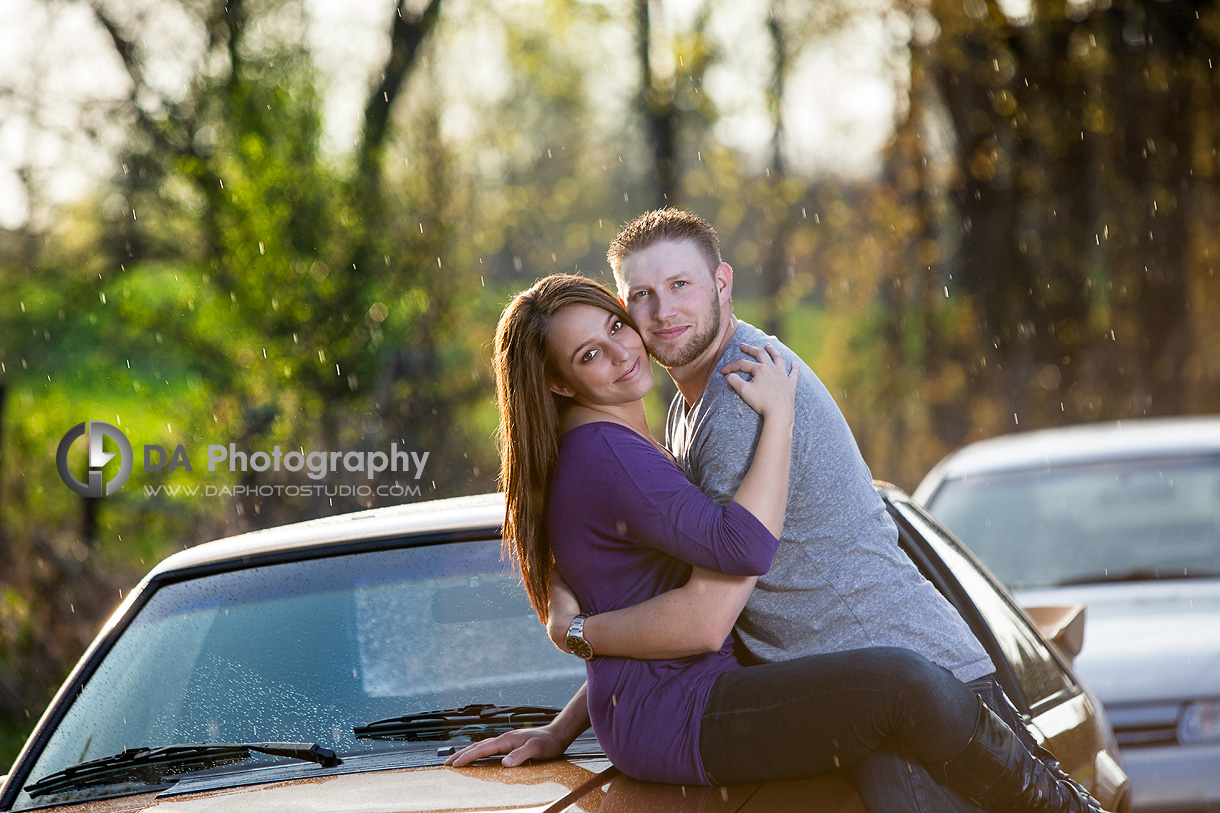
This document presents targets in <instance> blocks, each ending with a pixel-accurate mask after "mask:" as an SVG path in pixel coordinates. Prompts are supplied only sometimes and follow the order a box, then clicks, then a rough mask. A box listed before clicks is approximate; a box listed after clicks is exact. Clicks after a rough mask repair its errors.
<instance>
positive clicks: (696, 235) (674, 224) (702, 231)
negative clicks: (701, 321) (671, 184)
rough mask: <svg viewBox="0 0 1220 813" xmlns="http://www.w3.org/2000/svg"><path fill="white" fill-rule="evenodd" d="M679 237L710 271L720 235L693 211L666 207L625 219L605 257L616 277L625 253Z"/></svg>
mask: <svg viewBox="0 0 1220 813" xmlns="http://www.w3.org/2000/svg"><path fill="white" fill-rule="evenodd" d="M679 240H690V241H691V242H692V243H694V244H695V247H696V248H697V249H699V252H700V253H701V254H702V255H703V256H704V258H705V259H706V260H707V265H708V271H711V272H714V271H715V270H716V268H717V267H718V266H719V265H720V238H719V237H717V236H716V230H715V229H713V228H712V226H711V224H710V223H708V222H707V221H706V220H704V219H703V218H701V217H699V216H698V215H696V214H692V213H690V212H684V211H682V210H680V209H669V208H666V209H654V210H653V211H651V212H645V213H644V214H642V215H638V216H637V217H635V218H633V219H631V220H630V221H628V222H627V223H626V224H625V225H624V226H623V227H622V228H621V229H619V231H618V234H617V235H616V236H615V238H614V240H613V241H612V242H611V243H610V248H609V250H607V251H606V259H607V260H608V261H609V262H610V268H611V269H612V270H613V271H614V277H615V279H616V280H617V279H620V276H619V267H620V266H621V265H622V263H623V260H624V259H625V258H626V257H627V256H628V255H629V254H634V253H635V252H637V251H643V250H644V249H646V248H648V247H649V246H651V245H654V244H655V243H662V242H667V241H679Z"/></svg>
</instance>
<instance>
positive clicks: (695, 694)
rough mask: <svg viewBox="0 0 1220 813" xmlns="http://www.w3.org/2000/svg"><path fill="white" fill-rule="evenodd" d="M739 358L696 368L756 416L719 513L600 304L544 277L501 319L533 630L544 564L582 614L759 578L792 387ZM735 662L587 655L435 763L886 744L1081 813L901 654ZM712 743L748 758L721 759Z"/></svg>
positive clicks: (501, 367) (518, 538) (973, 709)
mask: <svg viewBox="0 0 1220 813" xmlns="http://www.w3.org/2000/svg"><path fill="white" fill-rule="evenodd" d="M743 349H745V348H743ZM748 352H749V355H750V356H752V357H753V359H754V360H753V361H742V362H737V363H735V364H733V365H730V366H729V367H726V368H724V369H722V370H721V371H719V373H714V374H724V375H729V376H730V379H729V381H730V384H731V386H732V387H733V389H734V390H735V391H736V392H738V394H740V395H741V397H742V398H743V400H744V401H745V403H746V404H747V405H749V407H750V408H753V409H755V410H756V411H758V412H759V414H760V415H761V416H762V417H763V421H762V433H761V437H760V438H759V443H758V447H757V449H756V450H755V456H754V460H753V463H752V465H751V468H750V471H749V473H748V475H747V476H746V478H745V480H744V481H743V482H742V485H741V488H740V489H739V490H738V492H737V493H736V495H735V496H734V499H733V501H731V502H730V503H728V504H727V505H725V506H719V505H717V504H715V503H713V502H711V501H710V500H709V499H708V498H707V497H706V496H705V495H704V494H703V493H702V491H700V490H699V489H698V488H697V487H695V486H693V485H692V484H690V483H689V482H687V481H686V479H685V477H684V476H683V474H682V472H681V470H680V469H679V468H678V467H677V465H676V464H675V463H674V462H673V460H672V459H671V458H670V457H669V456H668V454H667V453H666V452H665V451H664V449H663V448H661V447H660V446H659V445H658V444H656V442H655V441H653V440H652V437H651V435H650V434H649V431H648V426H647V423H646V421H645V415H644V406H643V401H642V398H643V396H644V395H645V394H646V393H647V392H648V390H649V389H650V388H651V386H652V373H651V369H650V367H649V362H648V356H647V353H646V352H645V350H644V347H643V343H642V341H641V339H640V336H639V334H638V333H637V332H636V331H635V329H634V327H633V326H632V324H631V321H630V319H629V318H628V316H627V314H626V312H625V311H624V310H623V308H622V306H621V304H620V303H619V302H618V300H617V299H616V298H615V296H614V295H613V293H611V292H610V291H609V290H608V289H606V288H604V287H603V286H600V285H598V284H596V283H594V282H591V281H589V280H586V279H584V278H581V277H573V276H567V275H556V276H552V277H548V278H546V279H544V280H542V281H541V282H539V283H538V284H537V285H535V286H534V287H533V288H531V289H529V290H528V291H525V292H524V293H522V294H520V295H518V297H517V298H516V299H514V301H513V302H512V303H511V304H510V305H509V306H508V308H507V309H506V310H505V312H504V315H503V316H502V318H501V321H500V325H499V328H498V330H497V334H496V348H495V361H494V367H495V373H496V387H497V396H498V400H499V405H500V412H501V440H502V443H503V468H502V472H501V481H502V486H503V488H504V490H505V493H506V498H507V504H508V513H507V517H506V521H505V546H506V548H507V549H508V550H509V551H510V552H511V554H512V555H513V557H514V558H515V559H516V561H517V563H518V565H519V566H520V568H521V570H522V574H523V577H524V580H525V584H526V589H527V591H528V592H529V595H530V599H531V601H532V602H533V604H534V607H535V609H536V610H537V611H538V614H539V617H540V618H541V619H542V620H543V622H544V623H545V621H546V613H547V610H546V607H547V592H548V575H549V572H550V569H551V567H552V565H554V566H555V567H556V568H557V569H558V571H559V573H560V574H561V575H562V577H563V579H564V580H565V581H566V582H567V583H568V584H569V585H570V586H571V587H572V589H573V590H574V591H575V592H576V594H577V596H578V597H579V599H580V604H581V607H582V608H585V609H586V610H588V611H590V612H605V611H608V610H611V609H615V608H619V607H624V606H630V605H633V604H636V603H638V602H640V601H643V600H645V599H647V598H651V597H652V596H655V595H658V594H659V593H661V592H664V591H667V590H670V589H672V588H674V587H677V586H678V585H680V584H682V583H683V581H684V580H685V578H686V577H687V575H688V574H689V571H690V566H691V565H696V566H699V567H703V568H707V569H711V570H719V571H721V572H725V573H730V574H737V575H751V574H754V575H756V574H759V573H762V572H765V570H766V569H767V567H768V566H769V564H770V558H771V556H772V555H773V554H774V552H775V548H776V545H777V544H778V543H777V540H776V538H775V536H776V534H778V532H779V531H780V528H781V526H782V523H783V511H784V506H785V504H786V502H787V481H788V458H789V454H790V442H791V433H792V420H793V393H794V387H795V374H791V375H790V374H788V373H786V372H785V371H784V363H783V360H782V359H781V358H779V356H778V354H777V353H775V352H774V351H773V350H771V349H770V348H765V349H762V350H760V349H757V348H753V349H750V350H748ZM742 373H745V374H748V375H749V376H750V380H749V381H746V380H745V379H744V378H742V376H741V375H740V374H742ZM739 666H740V664H739V662H738V660H737V657H736V652H735V650H734V645H733V639H732V638H729V639H727V640H726V641H725V642H724V645H723V646H722V647H721V649H720V650H719V651H717V652H711V653H707V654H705V655H698V656H693V657H688V658H682V659H680V660H674V661H662V660H648V661H644V660H633V659H629V658H595V659H593V660H590V661H589V663H588V667H587V672H588V682H587V684H586V687H587V695H586V693H585V691H582V692H581V693H579V694H578V695H577V696H576V697H575V698H573V700H572V702H570V703H569V704H568V706H567V707H566V708H565V709H564V710H563V712H562V713H561V714H560V715H559V716H558V717H557V718H556V720H555V721H554V722H553V723H551V724H550V725H549V726H543V727H541V728H539V729H530V730H526V731H519V732H511V733H510V734H506V735H502V736H501V737H497V738H495V739H492V740H485V741H483V742H480V743H475V744H474V745H472V746H470V747H468V748H466V749H464V750H463V751H462V752H459V753H458V754H457V755H455V756H454V757H452V758H451V759H450V763H451V764H454V765H463V764H466V763H468V762H470V761H473V760H474V759H478V758H481V757H483V756H488V755H491V754H496V753H508V754H509V756H508V757H506V758H505V760H504V764H506V765H512V764H517V762H518V761H520V760H521V759H522V758H523V757H548V756H558V755H559V754H561V753H562V752H563V750H564V749H565V748H566V746H567V745H568V744H569V743H570V742H571V740H572V739H574V738H575V736H576V735H577V734H578V733H579V732H580V731H582V730H583V729H584V727H585V726H587V725H588V724H589V722H590V721H591V722H592V725H593V727H594V730H595V731H596V732H597V735H598V739H599V741H600V742H601V743H602V746H603V747H604V748H605V750H606V753H607V755H608V756H609V757H610V758H611V759H612V760H613V761H614V763H615V765H617V766H618V767H619V769H620V770H622V771H624V772H625V773H627V774H629V775H632V776H635V777H637V778H641V779H649V780H656V781H664V782H674V783H683V784H709V783H716V784H733V783H738V782H749V781H760V780H766V779H782V778H790V777H795V776H808V775H812V774H816V773H820V772H823V771H826V770H830V769H832V768H835V767H839V766H842V765H846V764H850V763H852V762H854V761H856V760H859V759H860V758H862V757H863V756H865V755H867V754H868V753H869V752H871V751H872V750H874V749H876V748H878V747H880V746H882V745H887V744H892V745H896V746H897V747H900V748H901V749H902V750H904V751H905V752H907V753H910V754H912V755H913V756H914V757H915V758H917V759H919V760H920V761H921V762H923V763H924V764H925V765H926V766H928V767H929V769H931V770H934V771H935V772H936V774H937V775H939V776H943V777H944V778H945V779H946V781H947V782H948V783H949V784H950V785H951V786H953V787H954V788H955V789H957V790H958V791H959V792H960V793H962V794H963V795H965V796H967V797H970V798H973V799H977V800H979V801H980V802H982V803H985V804H987V805H989V806H990V807H991V808H993V809H995V810H1000V811H1005V810H1012V811H1023V810H1034V811H1068V812H1069V813H1073V812H1075V811H1082V813H1087V812H1088V811H1090V810H1096V809H1097V808H1096V807H1095V804H1096V803H1095V802H1093V801H1092V800H1091V799H1089V798H1088V797H1087V796H1085V797H1082V796H1081V795H1080V793H1079V792H1078V791H1077V790H1076V789H1075V788H1074V787H1072V786H1071V785H1069V784H1068V783H1066V782H1062V781H1060V780H1058V779H1057V778H1056V777H1054V776H1051V775H1050V774H1049V773H1048V772H1047V771H1046V769H1045V768H1044V767H1043V766H1042V765H1041V763H1038V762H1037V761H1036V760H1034V759H1033V758H1032V757H1031V756H1029V754H1028V752H1027V751H1026V750H1025V749H1024V748H1023V747H1022V746H1021V745H1020V744H1019V743H1018V742H1017V740H1016V737H1015V735H1014V734H1013V733H1012V732H1011V730H1009V729H1008V728H1007V727H1006V726H1004V724H1003V723H1002V722H1000V721H999V719H998V718H997V717H995V715H994V714H993V713H991V712H990V711H989V710H988V709H987V708H986V707H985V706H984V705H983V704H982V702H981V701H980V700H979V698H978V696H977V695H976V694H975V693H974V692H972V691H971V690H970V689H969V688H967V687H966V686H965V685H964V684H963V683H961V682H960V681H958V680H957V679H956V678H954V677H953V676H952V674H950V673H949V672H947V671H946V670H944V669H942V668H940V667H939V666H935V665H934V664H932V663H930V662H929V661H927V660H925V659H924V658H922V657H920V656H919V655H916V654H915V653H913V652H909V651H907V650H902V649H893V648H876V649H866V650H853V651H848V652H838V653H833V654H827V655H815V656H808V657H804V658H798V659H795V660H791V661H786V662H782V663H775V664H766V665H762V666H752V667H748V668H739ZM760 695H764V696H768V697H774V698H775V700H776V702H775V704H774V709H775V710H774V711H767V710H757V711H753V712H751V713H750V714H748V715H746V714H742V713H740V712H741V709H742V708H751V709H759V704H758V703H757V698H758V697H759V696H760ZM747 699H748V700H747ZM773 717H774V718H776V719H772V718H773ZM793 720H796V721H797V722H798V723H799V728H798V729H797V730H801V731H802V732H803V734H802V736H800V737H779V738H777V737H775V736H774V732H775V731H776V730H780V727H781V726H782V727H783V728H787V729H788V730H793ZM726 741H730V742H734V743H737V744H738V745H739V748H738V749H736V750H738V752H739V754H740V755H742V756H745V755H749V757H750V759H748V760H745V759H734V758H731V756H730V757H729V758H725V756H724V755H725V753H726V749H724V748H723V747H722V744H723V743H724V742H726ZM709 743H712V744H718V745H720V746H721V747H708V744H709ZM732 750H734V749H729V752H730V753H731V751H732ZM1031 779H1032V781H1031Z"/></svg>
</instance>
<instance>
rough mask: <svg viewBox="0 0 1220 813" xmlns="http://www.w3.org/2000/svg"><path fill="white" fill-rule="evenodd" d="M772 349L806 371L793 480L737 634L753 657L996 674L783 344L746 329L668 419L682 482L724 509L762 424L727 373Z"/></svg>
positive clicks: (826, 400) (829, 404)
mask: <svg viewBox="0 0 1220 813" xmlns="http://www.w3.org/2000/svg"><path fill="white" fill-rule="evenodd" d="M742 343H745V344H752V345H755V346H758V347H761V346H762V345H763V344H766V343H770V344H771V345H772V346H773V347H775V348H777V349H778V350H779V351H780V352H781V353H782V354H783V356H784V358H785V359H787V360H788V362H789V363H790V364H798V365H800V370H801V373H800V381H799V383H798V385H797V396H796V425H795V429H794V431H793V437H792V473H791V480H790V482H791V485H790V487H789V489H788V508H787V514H786V515H785V519H784V530H783V534H782V535H781V536H780V545H779V551H778V552H777V553H776V555H775V560H774V562H773V563H772V565H771V570H770V572H768V573H767V574H766V575H765V576H762V577H761V578H759V580H758V586H757V587H755V588H754V592H753V593H752V594H751V595H750V599H749V601H748V602H747V603H746V607H745V610H744V611H743V612H742V614H741V617H740V618H739V619H738V621H737V627H736V629H737V633H738V634H739V635H740V637H741V640H742V642H743V643H744V644H745V646H746V648H747V649H749V651H750V653H751V654H752V655H754V657H756V658H758V659H759V660H762V661H781V660H788V659H790V658H795V657H799V656H801V655H810V654H814V653H821V652H836V651H839V650H844V649H858V648H861V647H867V646H901V647H906V648H908V649H913V650H915V651H916V652H918V653H920V654H921V655H923V656H924V657H926V658H927V659H928V660H930V661H932V662H934V663H938V664H940V665H941V666H943V667H945V668H946V669H948V670H949V671H951V672H953V674H954V675H955V676H957V678H958V679H959V680H961V681H963V682H966V681H970V680H974V679H975V678H978V677H981V676H983V675H986V674H989V673H991V672H994V671H995V667H994V666H993V665H992V663H991V659H990V658H989V657H988V656H987V652H986V651H985V650H984V649H983V647H982V645H981V644H980V643H979V642H978V640H977V639H976V638H975V637H974V634H973V633H972V632H971V631H970V629H969V627H967V626H966V623H965V622H964V621H963V620H962V618H961V616H960V615H959V614H958V612H957V610H956V609H954V607H953V606H952V605H951V604H949V602H948V601H946V600H945V598H944V597H943V596H942V595H941V594H940V592H939V591H937V589H936V588H935V587H934V586H933V585H932V584H931V583H930V582H929V581H928V580H927V579H925V578H924V577H923V575H922V574H921V573H920V572H919V570H918V569H917V568H916V567H915V565H914V564H913V563H912V562H911V560H910V558H909V557H908V556H907V555H906V554H905V553H903V551H902V549H901V548H899V547H898V530H897V528H896V527H895V525H894V522H893V520H892V519H891V518H890V516H889V514H888V513H887V512H886V510H885V505H884V504H883V503H882V501H881V498H880V497H879V496H878V494H877V492H876V490H874V488H873V485H872V476H871V475H870V474H869V470H868V466H867V465H866V464H865V463H864V459H863V458H862V457H861V455H860V451H859V449H858V448H857V446H856V441H855V438H854V437H853V436H852V433H851V429H850V428H848V426H847V421H846V420H844V418H843V414H842V413H841V412H840V411H839V408H838V405H837V404H835V402H834V399H833V398H831V397H830V393H829V392H827V391H826V387H825V386H824V385H823V384H822V382H821V381H819V380H818V378H817V376H816V375H814V373H813V371H812V370H811V369H809V367H808V365H806V364H805V363H804V362H803V361H801V360H800V359H799V358H798V357H797V355H796V354H795V353H793V352H792V351H791V350H789V349H788V348H787V347H785V346H784V345H783V344H782V343H780V342H779V341H778V340H777V339H775V338H774V337H772V336H767V335H766V334H765V333H763V332H762V331H760V330H758V329H757V328H755V327H753V326H752V325H749V324H746V323H745V322H741V321H739V322H738V327H737V332H736V333H735V334H734V336H733V338H732V340H731V341H730V342H729V346H728V348H727V349H726V350H725V351H724V354H723V355H721V357H720V360H719V361H718V362H717V364H716V367H715V368H714V369H713V371H712V375H711V379H710V380H709V381H708V384H707V388H706V389H705V390H704V392H703V395H702V396H701V397H700V398H699V400H698V401H696V402H695V403H694V405H693V406H692V407H691V408H690V409H689V410H688V409H687V408H686V402H685V400H684V399H683V398H682V394H681V393H679V394H678V395H677V396H676V397H675V398H674V401H673V403H672V404H671V405H670V409H669V419H668V425H667V431H666V434H667V436H668V438H667V440H668V445H669V448H670V450H671V451H672V452H673V453H674V456H675V457H676V458H677V459H678V462H679V463H680V464H681V465H682V466H683V468H684V469H685V471H686V476H687V477H689V478H690V480H691V481H692V482H694V483H696V484H697V485H698V486H699V487H700V488H702V489H703V491H704V492H706V493H707V494H708V496H710V497H711V498H712V499H714V500H716V501H717V502H721V503H724V502H728V501H729V500H730V499H731V498H732V496H733V494H734V493H735V492H736V491H737V487H738V486H739V485H741V481H742V478H744V477H745V474H746V471H747V470H748V469H749V465H750V461H751V460H753V457H754V447H755V445H756V444H757V442H758V435H759V431H760V429H761V425H762V422H761V420H760V418H759V416H758V414H757V413H756V412H754V410H752V409H750V407H749V406H747V405H746V404H745V402H744V401H742V400H741V397H740V396H738V395H737V393H735V392H733V390H732V389H730V387H729V385H728V382H727V381H726V380H725V376H724V375H722V374H721V373H720V372H719V370H720V368H721V367H723V366H724V365H726V364H729V363H730V362H733V361H736V360H737V359H740V358H743V357H745V354H744V353H742V352H741V349H740V345H741V344H742Z"/></svg>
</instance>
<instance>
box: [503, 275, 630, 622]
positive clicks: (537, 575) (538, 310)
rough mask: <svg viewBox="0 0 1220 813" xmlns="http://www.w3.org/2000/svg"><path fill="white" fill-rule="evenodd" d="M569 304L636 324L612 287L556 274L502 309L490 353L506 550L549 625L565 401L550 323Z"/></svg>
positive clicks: (537, 610) (576, 277) (538, 609)
mask: <svg viewBox="0 0 1220 813" xmlns="http://www.w3.org/2000/svg"><path fill="white" fill-rule="evenodd" d="M571 305H592V306H593V307H595V308H601V309H603V310H606V311H609V312H610V313H613V314H614V315H615V316H617V317H618V318H619V319H622V320H623V324H624V325H627V326H630V327H631V329H633V330H634V329H635V324H634V323H633V322H632V321H631V318H630V317H629V316H627V311H626V310H625V309H624V308H623V305H622V303H621V302H619V300H618V298H617V297H616V296H615V295H614V293H613V292H612V291H611V290H610V289H609V288H607V287H606V286H604V285H602V284H601V283H598V282H594V281H593V280H590V279H586V278H584V277H578V276H575V275H572V274H553V275H551V276H549V277H546V278H545V279H542V280H540V281H538V282H537V283H535V284H534V286H533V287H531V288H529V289H528V290H526V291H522V292H521V293H519V294H517V296H515V297H514V298H513V301H512V302H510V303H509V304H508V307H506V308H505V309H504V313H503V314H501V316H500V324H499V325H498V326H497V327H496V341H495V352H494V354H493V355H492V370H493V372H494V373H495V377H496V404H497V406H499V408H500V426H499V430H498V436H499V443H500V488H501V490H503V491H504V497H505V503H506V508H507V510H506V514H505V518H504V551H505V553H506V554H510V555H511V556H512V557H513V558H514V559H515V560H516V562H517V566H518V567H519V568H520V569H521V579H522V581H523V582H524V583H525V590H526V593H528V594H529V599H530V603H531V604H532V605H533V607H534V611H535V612H537V613H538V618H539V619H540V620H541V621H542V623H544V624H545V623H546V620H547V600H548V599H549V598H550V573H551V565H552V563H553V561H554V560H553V559H552V557H551V540H550V536H549V535H548V533H547V521H546V519H547V518H546V505H547V493H548V491H549V490H550V482H551V472H552V471H553V469H554V468H555V461H556V459H557V458H558V457H559V415H560V412H561V411H562V410H563V409H564V407H565V406H566V404H567V402H568V399H567V398H565V397H563V396H560V395H557V394H556V393H554V392H552V391H551V389H550V386H549V385H550V383H551V381H552V380H554V379H555V377H556V376H555V368H554V365H553V364H552V362H551V352H550V351H551V348H550V321H551V319H552V318H553V317H554V316H555V315H556V314H557V313H559V312H560V311H562V310H563V309H564V308H567V307H569V306H571ZM571 510H574V511H578V510H580V506H572V507H571Z"/></svg>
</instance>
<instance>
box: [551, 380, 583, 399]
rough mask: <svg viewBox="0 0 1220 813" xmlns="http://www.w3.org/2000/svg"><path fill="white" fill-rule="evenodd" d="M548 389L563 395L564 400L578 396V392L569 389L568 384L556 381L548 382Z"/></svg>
mask: <svg viewBox="0 0 1220 813" xmlns="http://www.w3.org/2000/svg"><path fill="white" fill-rule="evenodd" d="M547 387H549V388H550V390H551V392H553V393H555V394H556V395H562V396H563V397H564V398H571V397H572V396H573V395H575V394H576V390H574V389H572V388H571V387H569V386H568V385H567V384H559V383H557V382H555V381H548V382H547Z"/></svg>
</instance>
